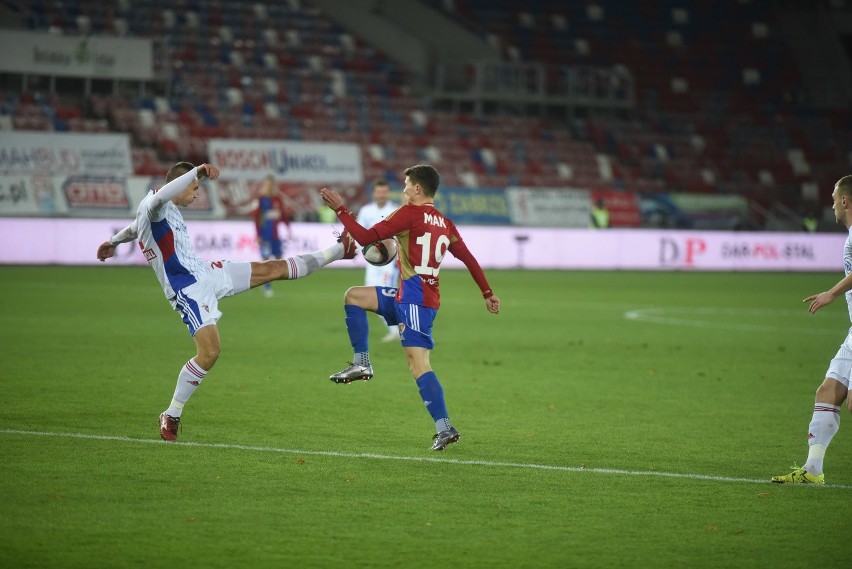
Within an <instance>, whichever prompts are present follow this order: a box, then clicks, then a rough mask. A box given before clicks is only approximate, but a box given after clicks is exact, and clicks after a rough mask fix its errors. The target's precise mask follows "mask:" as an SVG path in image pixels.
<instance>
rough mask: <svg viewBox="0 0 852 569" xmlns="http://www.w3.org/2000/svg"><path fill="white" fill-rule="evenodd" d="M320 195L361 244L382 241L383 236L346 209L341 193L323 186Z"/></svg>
mask: <svg viewBox="0 0 852 569" xmlns="http://www.w3.org/2000/svg"><path fill="white" fill-rule="evenodd" d="M320 196H321V197H322V201H323V202H324V203H325V205H327V206H328V207H330V208H331V209H333V210H334V213H336V214H337V219H339V220H340V223H342V224H343V227H345V228H346V230H347V231H348V232H349V235H351V236H352V238H353V239H354V240H355V241H357V242H358V244H359V245H369V244H370V243H375V242H376V241H381V240H382V239H383V237H381V236H379V235H377V234H376V232H375V230H373V229H367V228H366V227H364V226H362V225H361V224H360V223H358V221H357V220H356V219H355V216H354V215H352V212H350V211H349V210H348V209H346V205H345V204H344V203H343V198H342V197H340V194H338V193H337V192H335V191H334V190H329V189H328V188H322V189H321V190H320ZM386 237H389V236H386Z"/></svg>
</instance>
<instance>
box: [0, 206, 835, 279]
mask: <svg viewBox="0 0 852 569" xmlns="http://www.w3.org/2000/svg"><path fill="white" fill-rule="evenodd" d="M129 221H130V220H128V219H67V218H65V219H57V218H53V219H51V218H21V217H18V218H0V236H2V238H0V263H2V264H37V265H41V264H57V265H91V264H98V261H97V260H96V258H95V253H96V251H97V248H98V245H99V244H100V243H102V242H103V241H105V240H106V239H108V238H109V237H110V236H112V235H113V234H114V233H115V232H117V231H118V230H119V229H121V228H122V227H124V226H126V225H127V224H128V223H129ZM186 224H187V227H188V230H189V234H190V236H191V237H192V239H193V244H194V247H195V249H196V251H197V252H198V253H199V255H201V256H202V257H203V258H205V259H209V260H211V261H215V260H221V259H228V260H231V261H255V260H258V258H259V256H258V250H257V244H256V239H255V229H254V225H253V224H252V223H251V222H250V221H203V220H187V222H186ZM340 228H341V226H340V225H338V226H337V229H340ZM292 229H293V236H294V237H293V239H292V240H289V241H285V245H286V253H285V254H286V255H294V254H298V253H302V252H306V251H315V250H318V249H322V248H325V247H327V246H329V245H330V244H331V243H333V241H334V237H333V228H332V227H331V226H329V225H326V224H322V223H294V224H293V225H292ZM459 231H460V233H461V235H462V238H463V239H464V240H465V242H466V243H467V245H468V247H469V248H470V250H471V251H472V252H473V253H474V255H475V256H476V257H477V259H478V260H479V262H480V263H481V264H482V266H483V267H485V268H495V269H496V268H500V269H517V268H522V269H601V270H611V269H623V270H651V271H657V270H662V271H670V270H687V271H704V270H707V271H837V272H840V271H842V269H843V246H844V242H845V239H846V233H845V232H842V233H841V232H838V233H766V232H760V233H755V232H729V231H687V230H653V229H607V230H590V229H548V228H536V227H505V226H504V227H482V226H473V225H470V226H460V227H459ZM441 253H444V252H443V251H442V252H441ZM110 263H112V264H122V265H143V264H145V260H144V258H143V256H142V253H141V251H140V250H139V247H138V245H137V244H135V243H127V244H123V245H121V246H120V247H119V248H118V249H117V255H116V258H115V259H112V260H110ZM363 264H364V261H363V259H361V258H360V256H359V257H358V258H357V259H356V260H355V261H353V262H340V263H335V264H334V265H333V266H336V267H352V266H363ZM443 266H444V267H447V268H461V267H463V265H462V264H461V263H460V262H459V261H458V260H457V259H455V258H454V257H453V256H452V255H449V256H448V258H447V260H446V262H445V263H444V265H443Z"/></svg>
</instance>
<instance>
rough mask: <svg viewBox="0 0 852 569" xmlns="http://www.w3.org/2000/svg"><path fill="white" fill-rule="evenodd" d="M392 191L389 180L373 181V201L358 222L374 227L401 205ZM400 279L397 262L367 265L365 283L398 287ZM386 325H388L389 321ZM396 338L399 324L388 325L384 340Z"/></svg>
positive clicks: (390, 340)
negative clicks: (391, 198)
mask: <svg viewBox="0 0 852 569" xmlns="http://www.w3.org/2000/svg"><path fill="white" fill-rule="evenodd" d="M390 191H391V188H390V184H389V183H388V182H387V180H383V179H381V178H379V179H378V180H376V181H375V182H373V201H371V202H370V203H368V204H364V206H363V207H362V208H361V209H359V210H358V218H357V219H358V223H360V224H361V225H362V226H364V227H372V226H374V225H375V224H377V223H378V222H380V221H382V220H383V219H384V218H386V217H387V216H389V215H390V214H391V213H393V212H394V211H396V208H398V207H399V205H398V204H397V203H395V202H393V201H391V200H390ZM398 281H399V269H398V268H397V265H396V262H393V263H390V264H387V265H385V266H384V267H375V266H373V265H370V264H368V265H367V271H366V273H365V275H364V284H365V285H367V286H381V287H390V288H396V287H398V286H399V282H398ZM380 318H381V317H380ZM383 321H384V320H383ZM385 325H386V326H387V323H385ZM396 340H399V328H398V327H397V326H388V333H387V334H386V335H385V337H384V338H382V341H383V342H393V341H396Z"/></svg>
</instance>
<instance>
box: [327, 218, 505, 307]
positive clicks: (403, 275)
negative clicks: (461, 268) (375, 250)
mask: <svg viewBox="0 0 852 569" xmlns="http://www.w3.org/2000/svg"><path fill="white" fill-rule="evenodd" d="M337 216H338V217H339V218H340V221H341V222H342V223H343V225H344V227H346V229H347V230H348V231H349V233H350V234H351V235H352V237H354V238H355V241H357V242H358V243H359V244H361V245H367V244H369V243H375V242H376V241H381V240H382V239H387V238H389V237H396V238H397V241H399V256H398V258H397V263H398V265H399V273H400V286H399V291H397V293H396V300H397V302H402V303H407V304H419V305H420V306H426V307H428V308H438V307H439V306H440V305H441V294H440V292H439V290H438V271H439V269H440V266H441V261H443V260H444V255H446V254H447V251H449V252H450V253H452V254H453V256H454V257H456V258H457V259H459V260H460V261H461V262H463V263H464V264H465V266H466V267H467V270H468V271H469V272H470V274H471V276H472V277H473V280H474V281H476V284H477V285H478V286H479V290H481V291H482V294H483V296H484V297H485V298H488V297H490V296H491V295H492V294H493V293H492V292H491V287H490V286H488V280H487V279H486V278H485V274H484V273H483V272H482V268H481V267H480V266H479V263H478V262H477V261H476V259H475V258H474V256H473V255H472V254H471V252H470V251H469V250H468V248H467V246H466V245H465V244H464V241H462V238H461V236H460V235H459V232H458V230H457V229H456V226H455V224H454V223H453V222H452V221H451V220H450V219H449V218H446V217H444V214H443V213H441V212H440V211H438V210H437V209H435V206H434V205H432V204H431V203H426V204H421V205H411V204H407V205H404V206H402V207H400V208H399V209H398V210H396V211H395V212H393V213H391V214H390V215H388V216H387V217H386V218H385V219H384V220H382V221H380V222H379V223H377V224H375V225H374V226H372V227H370V228H369V229H368V228H364V227H362V226H361V225H360V224H359V223H358V222H357V221H356V220H355V217H354V216H353V215H352V214H351V213H350V212H348V211H346V208H344V207H342V206H341V207H340V208H338V209H337Z"/></svg>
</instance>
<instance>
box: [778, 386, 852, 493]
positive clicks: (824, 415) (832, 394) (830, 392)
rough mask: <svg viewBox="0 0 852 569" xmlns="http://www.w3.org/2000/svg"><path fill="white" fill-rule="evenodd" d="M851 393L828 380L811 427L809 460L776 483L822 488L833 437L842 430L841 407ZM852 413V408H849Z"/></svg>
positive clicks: (819, 392)
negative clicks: (827, 456)
mask: <svg viewBox="0 0 852 569" xmlns="http://www.w3.org/2000/svg"><path fill="white" fill-rule="evenodd" d="M847 395H848V390H847V388H846V386H845V385H843V384H842V383H841V382H840V381H837V380H836V379H834V378H831V377H827V378H825V381H823V382H822V384H821V385H820V386H819V388H817V391H816V397H815V400H814V414H813V416H812V417H811V423H810V425H809V426H808V459H807V461H806V462H805V464H804V466H802V467H801V468H798V467H794V468H793V471H792V472H790V473H789V474H785V475H782V476H774V477H772V481H773V482H776V483H779V484H783V483H790V482H792V483H804V484H822V483H824V482H825V475H824V474H823V472H822V463H823V459H824V457H825V451H826V449H827V448H828V445H829V443H830V442H831V439H832V437H834V435H835V434H836V433H837V431H838V430H839V429H840V406H841V405H842V404H843V400H844V399H846V396H847ZM849 409H850V411H852V404H850V406H849Z"/></svg>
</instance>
